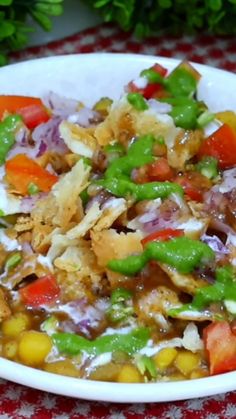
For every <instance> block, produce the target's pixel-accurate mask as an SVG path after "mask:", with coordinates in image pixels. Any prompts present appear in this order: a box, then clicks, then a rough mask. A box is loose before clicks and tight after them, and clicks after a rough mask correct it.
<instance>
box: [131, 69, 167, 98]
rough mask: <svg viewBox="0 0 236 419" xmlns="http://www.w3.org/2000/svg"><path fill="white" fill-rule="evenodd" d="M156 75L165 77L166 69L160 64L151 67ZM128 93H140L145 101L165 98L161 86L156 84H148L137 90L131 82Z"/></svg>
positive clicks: (164, 92)
mask: <svg viewBox="0 0 236 419" xmlns="http://www.w3.org/2000/svg"><path fill="white" fill-rule="evenodd" d="M151 69H152V70H154V71H155V72H156V73H158V74H160V75H161V76H162V77H165V75H166V74H167V71H168V70H167V69H166V68H164V67H162V66H161V65H160V64H154V65H153V66H152V67H151ZM128 91H129V92H131V93H141V94H142V95H143V96H144V97H145V99H151V98H153V97H164V96H166V91H165V89H163V86H162V85H161V84H158V83H148V84H147V86H146V87H144V88H143V89H142V88H139V87H137V86H136V85H135V83H134V82H133V81H132V82H130V83H129V84H128Z"/></svg>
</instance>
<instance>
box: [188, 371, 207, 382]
mask: <svg viewBox="0 0 236 419" xmlns="http://www.w3.org/2000/svg"><path fill="white" fill-rule="evenodd" d="M208 375H209V373H208V372H207V370H203V369H198V370H194V371H192V372H191V374H190V378H191V380H194V379H197V378H203V377H207V376H208Z"/></svg>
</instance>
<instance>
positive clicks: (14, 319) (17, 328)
mask: <svg viewBox="0 0 236 419" xmlns="http://www.w3.org/2000/svg"><path fill="white" fill-rule="evenodd" d="M29 327H30V319H29V316H28V315H27V314H26V313H16V314H13V316H11V317H9V318H8V319H6V320H4V321H3V322H2V333H3V335H5V336H9V337H11V338H14V337H17V336H18V335H19V334H20V333H21V332H23V331H24V330H27V329H28V328H29Z"/></svg>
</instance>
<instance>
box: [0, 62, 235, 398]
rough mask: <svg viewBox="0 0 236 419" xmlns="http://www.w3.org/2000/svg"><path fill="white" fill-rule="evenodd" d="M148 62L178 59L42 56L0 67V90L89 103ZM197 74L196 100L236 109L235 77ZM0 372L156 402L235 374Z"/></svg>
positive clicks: (112, 92) (114, 92)
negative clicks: (138, 377) (128, 380)
mask: <svg viewBox="0 0 236 419" xmlns="http://www.w3.org/2000/svg"><path fill="white" fill-rule="evenodd" d="M154 62H159V63H160V64H162V65H163V66H165V67H167V68H169V69H172V68H174V67H175V66H176V65H177V64H178V60H174V59H168V58H161V57H150V56H142V55H131V54H84V55H70V56H69V55H68V56H59V57H52V58H43V59H38V60H33V61H27V62H23V63H20V64H15V65H11V66H7V67H4V68H2V69H0V93H1V94H3V93H4V94H25V95H32V96H34V95H35V96H37V95H39V96H40V95H43V94H45V93H46V92H48V91H49V90H53V91H55V92H56V93H59V94H62V95H64V96H67V97H72V98H77V99H79V100H82V101H83V102H85V103H87V104H88V105H91V104H93V103H94V102H95V101H96V100H98V99H99V98H100V97H102V96H110V97H112V98H114V99H115V98H118V97H119V95H120V92H121V91H122V88H123V86H124V84H126V83H127V82H128V81H129V80H131V79H132V78H134V77H137V76H138V74H139V72H140V71H141V70H142V69H144V68H146V67H150V66H151V65H152V64H153V63H154ZM195 66H196V68H197V69H198V70H199V71H200V73H201V74H202V75H203V78H202V80H201V82H200V86H199V95H198V96H199V98H200V99H203V100H204V101H205V102H206V103H207V104H208V106H209V107H210V109H212V110H213V111H219V110H226V109H231V110H236V76H235V75H234V74H231V73H228V72H226V71H221V70H217V69H214V68H209V67H206V66H203V65H199V64H196V65H195ZM0 376H1V377H2V378H5V379H8V380H11V381H14V382H16V383H20V384H24V385H27V386H30V387H33V388H37V389H40V390H44V391H48V392H52V393H56V394H62V395H65V396H72V397H77V398H84V399H89V400H102V401H111V402H161V401H172V400H180V399H189V398H193V397H201V396H209V395H213V394H217V393H222V392H226V391H231V390H235V389H236V372H231V373H227V374H222V375H220V376H219V375H218V376H215V377H208V378H201V379H199V380H191V381H179V382H170V383H155V384H154V383H151V384H118V383H105V382H96V381H90V380H81V379H76V378H70V377H64V376H58V375H55V374H50V373H47V372H44V371H39V370H36V369H32V368H29V367H26V366H23V365H20V364H16V363H14V362H11V361H8V360H6V359H3V358H0Z"/></svg>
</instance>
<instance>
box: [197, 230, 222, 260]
mask: <svg viewBox="0 0 236 419" xmlns="http://www.w3.org/2000/svg"><path fill="white" fill-rule="evenodd" d="M201 240H202V241H203V242H204V243H206V244H207V245H208V246H209V247H210V248H211V249H212V250H213V251H214V252H215V253H216V255H217V256H222V255H228V254H229V250H228V249H227V247H226V246H225V245H224V243H223V242H222V241H221V240H220V239H219V237H217V236H215V235H214V236H209V235H207V234H203V236H202V237H201Z"/></svg>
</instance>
